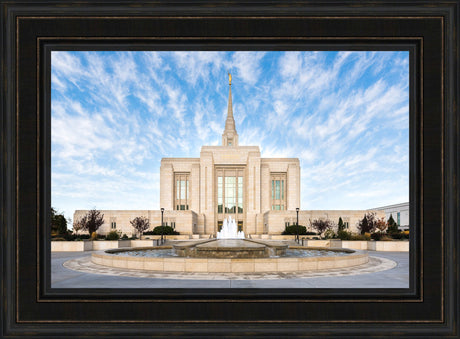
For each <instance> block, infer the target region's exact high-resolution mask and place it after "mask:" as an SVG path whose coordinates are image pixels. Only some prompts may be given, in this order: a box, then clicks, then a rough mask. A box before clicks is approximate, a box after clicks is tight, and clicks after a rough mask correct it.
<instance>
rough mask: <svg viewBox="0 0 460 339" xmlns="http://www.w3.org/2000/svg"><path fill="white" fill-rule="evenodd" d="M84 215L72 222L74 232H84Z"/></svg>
mask: <svg viewBox="0 0 460 339" xmlns="http://www.w3.org/2000/svg"><path fill="white" fill-rule="evenodd" d="M86 219H87V217H86V215H84V216H82V217H81V218H80V219H75V220H74V221H73V230H74V231H75V232H79V231H84V230H85V225H86Z"/></svg>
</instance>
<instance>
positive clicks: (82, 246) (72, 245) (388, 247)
mask: <svg viewBox="0 0 460 339" xmlns="http://www.w3.org/2000/svg"><path fill="white" fill-rule="evenodd" d="M152 238H153V239H143V240H118V241H117V240H113V241H108V240H98V241H52V242H51V252H83V251H99V250H107V249H111V248H122V247H151V246H156V239H159V237H158V236H152ZM167 239H168V240H189V239H190V237H189V236H188V235H176V236H174V235H171V236H167ZM264 239H266V238H264ZM271 240H294V239H293V236H291V235H278V236H272V237H271ZM303 244H304V246H308V247H330V248H350V249H353V250H368V251H388V252H409V241H361V240H337V239H328V240H304V242H303Z"/></svg>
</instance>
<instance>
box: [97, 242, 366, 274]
mask: <svg viewBox="0 0 460 339" xmlns="http://www.w3.org/2000/svg"><path fill="white" fill-rule="evenodd" d="M250 242H252V241H250ZM188 243H189V242H187V243H184V244H177V245H176V246H175V248H173V247H172V246H161V247H144V248H123V249H112V250H107V251H100V252H95V253H92V256H91V260H92V262H93V263H95V264H100V265H105V266H110V267H117V268H127V269H142V270H149V271H158V272H200V273H206V272H208V273H268V272H302V271H314V270H325V269H333V268H344V267H353V266H357V265H362V264H365V263H367V262H368V261H369V257H368V255H367V252H364V251H358V250H350V249H332V248H318V247H315V248H308V247H301V246H290V247H289V249H288V250H286V248H284V254H282V253H278V255H271V256H268V257H245V258H240V257H234V258H228V257H215V256H214V255H216V254H215V253H217V255H221V254H222V255H223V254H224V253H227V254H230V255H231V254H232V252H237V250H235V251H232V250H230V249H229V248H226V247H230V246H217V245H219V244H218V243H211V241H205V242H197V243H195V246H192V245H191V244H188ZM206 243H208V246H199V245H204V244H206ZM253 243H254V244H258V243H260V242H259V241H257V242H253ZM267 243H268V242H267ZM273 243H274V242H270V245H272V246H268V248H269V249H271V250H274V249H273ZM245 245H248V246H245V247H246V254H247V255H254V254H255V253H258V254H261V253H262V252H261V248H262V247H261V246H256V245H249V244H245ZM278 245H279V246H281V247H283V246H286V245H284V244H282V243H279V244H278ZM236 247H238V246H236ZM286 247H287V246H286ZM213 248H214V250H216V249H217V251H216V252H215V253H213V254H212V255H213V256H211V257H199V256H187V254H186V251H188V250H190V251H192V252H193V251H195V253H194V254H198V255H203V254H204V253H211V252H212V251H211V250H210V249H213ZM247 248H251V249H250V250H248V249H247ZM266 248H267V246H265V248H264V254H263V255H265V251H266ZM197 249H198V250H197ZM203 249H204V250H203ZM149 251H151V253H150V255H149ZM160 251H161V252H160ZM280 251H281V252H282V251H283V249H281V250H280ZM305 251H312V252H310V253H308V252H305ZM295 252H297V253H295ZM311 253H313V254H311ZM331 253H332V254H331ZM180 255H182V256H180Z"/></svg>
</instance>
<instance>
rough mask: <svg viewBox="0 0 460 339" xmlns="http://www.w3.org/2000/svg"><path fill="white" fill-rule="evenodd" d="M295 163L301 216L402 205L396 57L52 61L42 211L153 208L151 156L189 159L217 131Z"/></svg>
mask: <svg viewBox="0 0 460 339" xmlns="http://www.w3.org/2000/svg"><path fill="white" fill-rule="evenodd" d="M227 71H231V72H232V74H233V85H232V92H233V108H234V116H235V121H236V128H237V131H238V134H239V140H240V145H258V146H260V148H261V151H262V156H263V157H298V158H299V159H300V162H301V168H302V187H301V192H302V203H301V208H304V209H339V208H340V209H342V208H356V209H361V208H371V207H375V206H378V205H385V204H389V203H397V202H402V201H407V200H408V175H409V167H408V166H409V165H408V149H409V139H408V116H409V115H408V110H409V108H408V84H409V82H408V54H407V53H406V52H53V53H52V74H51V75H52V76H51V83H52V204H53V206H55V207H56V208H58V209H59V210H64V211H65V213H66V215H68V216H71V215H72V213H73V210H75V209H80V208H90V207H93V206H97V207H98V208H106V209H111V208H113V209H115V208H117V209H123V208H126V209H158V208H159V166H160V161H161V158H162V157H198V156H199V152H200V147H201V146H202V145H217V144H220V142H221V134H222V131H223V128H224V124H225V115H226V112H227V100H228V78H227Z"/></svg>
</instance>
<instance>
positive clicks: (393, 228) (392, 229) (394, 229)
mask: <svg viewBox="0 0 460 339" xmlns="http://www.w3.org/2000/svg"><path fill="white" fill-rule="evenodd" d="M387 232H388V233H390V234H393V233H399V229H398V224H397V223H396V222H395V220H394V219H393V215H392V214H390V218H388V229H387Z"/></svg>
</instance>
